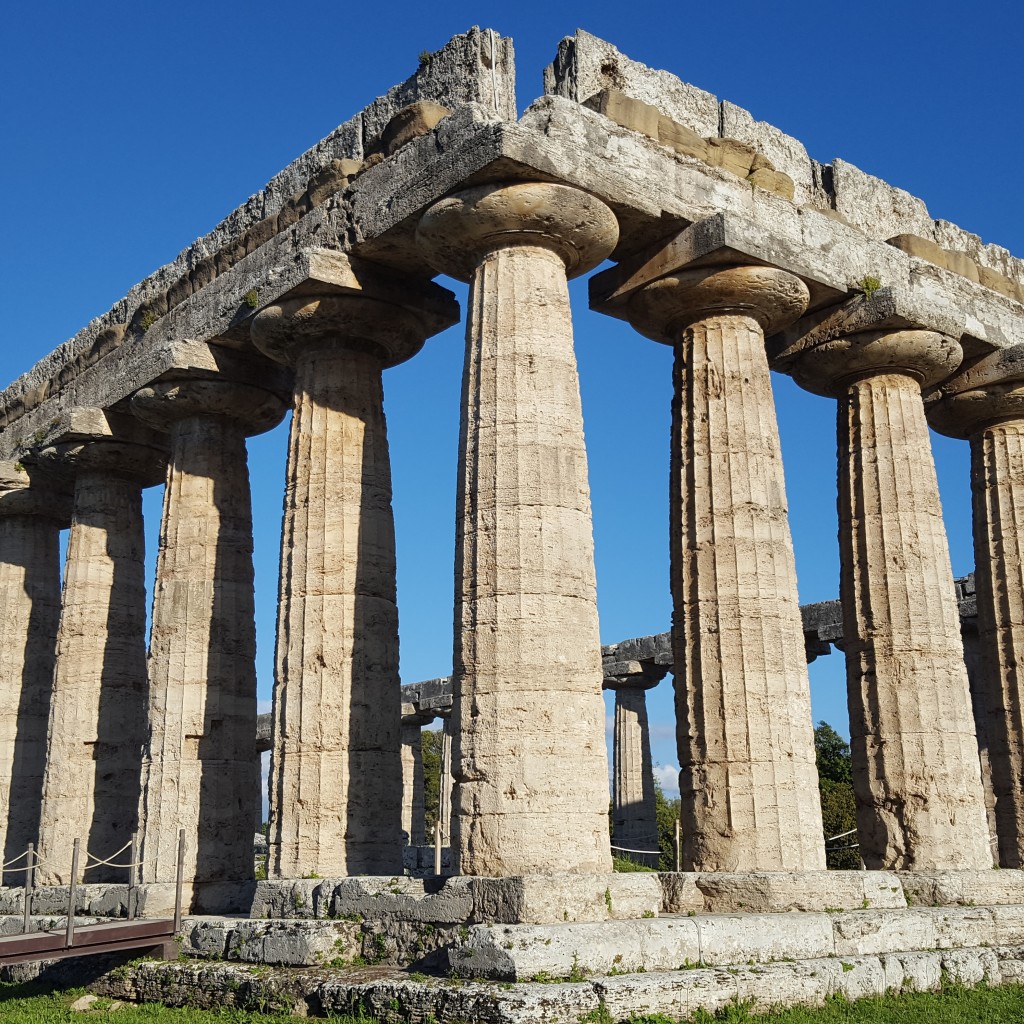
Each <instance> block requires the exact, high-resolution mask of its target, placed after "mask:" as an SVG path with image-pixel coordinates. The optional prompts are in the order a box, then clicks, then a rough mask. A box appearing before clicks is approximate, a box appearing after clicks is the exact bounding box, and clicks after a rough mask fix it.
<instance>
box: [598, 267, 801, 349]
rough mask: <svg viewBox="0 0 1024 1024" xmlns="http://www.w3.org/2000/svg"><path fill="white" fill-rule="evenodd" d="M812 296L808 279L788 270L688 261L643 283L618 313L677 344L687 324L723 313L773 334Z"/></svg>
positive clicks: (656, 337)
mask: <svg viewBox="0 0 1024 1024" xmlns="http://www.w3.org/2000/svg"><path fill="white" fill-rule="evenodd" d="M809 301H810V292H809V291H808V288H807V285H806V284H804V282H803V281H802V280H801V279H800V278H799V277H797V276H796V275H795V274H791V273H789V271H787V270H779V269H778V268H776V267H763V266H732V267H720V266H709V267H689V268H682V269H680V270H678V271H676V272H674V273H671V274H666V275H665V276H664V277H660V278H658V279H657V280H656V281H651V282H650V283H649V284H646V285H644V286H643V287H642V288H639V289H638V290H637V291H635V292H634V293H633V294H632V296H630V298H629V300H628V303H627V305H626V308H625V310H624V312H623V313H616V315H621V316H624V318H625V319H627V320H629V322H630V323H631V324H632V325H633V327H634V328H636V330H638V331H639V332H640V333H641V334H644V335H646V336H647V337H648V338H652V339H653V340H654V341H660V342H663V343H665V344H668V345H674V344H676V343H677V342H678V341H679V339H680V336H681V334H682V332H683V331H684V330H685V329H686V328H687V327H689V326H691V325H692V324H694V323H697V322H698V321H701V320H707V319H710V318H713V317H721V316H743V317H750V318H751V319H753V320H756V321H757V323H758V326H759V327H760V328H761V330H762V331H763V332H764V333H765V334H771V333H774V332H775V331H778V330H780V329H781V328H782V327H785V326H787V325H788V324H790V323H792V322H793V321H794V320H796V319H797V317H799V316H800V315H801V314H802V313H803V312H804V310H805V309H806V308H807V303H808V302H809Z"/></svg>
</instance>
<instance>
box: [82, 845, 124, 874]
mask: <svg viewBox="0 0 1024 1024" xmlns="http://www.w3.org/2000/svg"><path fill="white" fill-rule="evenodd" d="M131 845H132V840H131V839H129V840H128V842H127V843H125V844H124V846H122V847H121V849H120V850H118V851H117V853H112V854H111V855H110V859H109V860H100V859H99V857H95V856H93V854H91V853H90V852H89V851H88V850H86V851H85V867H84V868H82V870H83V871H88V870H89V868H98V867H100V866H101V865H106V866H107V867H112V868H119V867H122V865H121V864H111V861H112V860H113V859H114V858H115V857H120V856H121V854H122V853H124V851H125V850H127V849H128V847H129V846H131ZM90 859H91V860H92V863H91V864H90V863H89V860H90ZM123 866H124V867H134V866H135V865H133V864H125V865H123Z"/></svg>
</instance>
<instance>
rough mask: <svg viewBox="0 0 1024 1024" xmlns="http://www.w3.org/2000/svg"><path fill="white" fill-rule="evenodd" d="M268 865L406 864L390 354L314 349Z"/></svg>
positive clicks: (304, 395) (283, 603) (288, 568)
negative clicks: (385, 382) (385, 377)
mask: <svg viewBox="0 0 1024 1024" xmlns="http://www.w3.org/2000/svg"><path fill="white" fill-rule="evenodd" d="M279 614H280V618H279V623H278V648H277V673H276V680H275V685H274V715H275V720H274V752H273V756H272V761H271V779H270V793H271V812H270V814H271V868H270V873H271V874H272V875H274V876H278V877H300V876H302V875H304V874H308V873H309V872H311V871H315V872H316V873H317V874H320V875H324V876H329V875H346V874H392V873H395V872H400V871H401V869H402V867H401V865H402V860H401V856H402V853H401V850H402V844H401V833H400V830H401V820H402V817H401V813H402V777H401V752H400V736H399V733H400V718H401V694H400V688H399V681H398V610H397V607H396V604H395V536H394V520H393V516H392V511H391V468H390V462H389V455H388V443H387V433H386V428H385V422H384V407H383V388H382V381H381V361H380V359H379V358H378V357H376V356H373V355H369V354H367V353H364V352H362V351H358V350H347V349H342V348H340V347H333V346H322V347H313V348H308V349H304V350H303V351H302V352H301V353H300V354H299V356H298V359H297V365H296V382H295V406H294V413H293V418H292V425H291V435H290V440H289V451H288V478H287V490H286V494H285V517H284V532H283V539H282V553H281V597H280V612H279Z"/></svg>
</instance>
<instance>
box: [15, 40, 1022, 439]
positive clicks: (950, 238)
mask: <svg viewBox="0 0 1024 1024" xmlns="http://www.w3.org/2000/svg"><path fill="white" fill-rule="evenodd" d="M514 77H515V76H514V68H513V60H512V46H511V41H510V40H507V39H503V38H501V37H498V36H496V35H495V34H494V33H493V32H490V31H489V30H485V31H480V30H478V29H474V30H472V31H471V32H469V33H466V34H465V35H463V36H457V37H455V38H454V39H453V40H452V41H451V42H450V43H449V44H448V45H447V46H445V47H443V48H442V49H441V50H439V51H437V52H436V53H435V54H432V55H430V56H429V58H426V57H425V58H424V60H423V62H422V63H421V65H420V68H419V69H418V70H417V72H416V74H414V75H413V76H412V77H411V78H410V79H408V80H407V81H406V82H404V83H402V84H401V85H399V86H396V87H395V88H394V89H392V90H391V91H390V92H389V93H388V94H386V95H385V96H383V97H381V98H380V99H378V100H376V101H375V102H374V103H373V104H371V105H370V106H369V107H367V108H366V110H364V111H362V112H361V113H360V114H358V115H356V117H354V118H352V119H351V120H350V121H347V122H345V124H343V125H341V126H340V127H339V128H337V129H336V130H335V131H334V132H332V133H331V134H330V135H329V136H327V137H326V138H325V139H324V140H322V141H321V142H320V143H318V144H317V146H314V147H313V148H312V149H311V150H309V151H308V152H307V153H305V154H303V155H302V156H301V157H299V158H298V159H297V160H296V161H294V162H293V163H292V164H291V165H289V167H288V168H286V169H285V170H284V171H282V172H281V173H280V174H279V175H277V176H275V178H274V179H272V180H271V182H270V183H269V184H268V185H267V187H266V189H264V190H263V192H261V193H259V194H257V195H256V196H254V197H252V198H251V199H250V200H248V201H247V202H246V204H244V205H243V206H242V207H239V209H238V210H236V211H234V213H232V214H231V215H230V216H229V217H227V218H226V219H225V220H224V221H223V222H222V223H221V225H219V226H218V227H217V228H216V229H215V230H214V231H213V232H211V233H210V235H208V236H206V237H205V238H203V239H200V240H199V241H198V242H196V243H195V244H194V245H193V246H191V247H190V248H189V249H187V250H185V252H183V253H182V254H181V256H179V257H178V259H177V260H176V261H175V262H174V263H172V264H168V265H167V266H166V267H163V268H161V269H160V270H158V271H156V272H155V273H154V274H153V275H151V276H150V277H149V278H147V279H146V280H145V281H143V282H141V283H140V284H139V285H138V286H136V288H134V289H132V291H131V292H130V293H129V295H128V296H126V298H125V299H124V300H122V301H121V302H119V303H118V304H116V305H115V306H114V307H113V308H112V309H111V310H110V311H109V312H108V313H106V314H104V315H103V316H101V317H99V318H97V319H96V320H95V321H93V322H92V323H91V324H89V325H88V326H87V327H86V328H84V329H83V330H82V331H81V332H79V334H77V335H76V336H75V337H74V338H72V339H71V340H70V341H68V342H65V343H64V344H63V345H61V346H59V347H58V348H57V349H56V350H55V351H54V352H53V353H52V354H51V355H50V356H48V357H47V358H46V359H44V360H42V361H41V362H40V363H38V364H37V365H36V366H35V367H33V369H32V370H30V371H29V372H28V373H26V374H25V375H24V376H22V377H21V378H19V379H18V380H17V381H15V382H14V383H13V384H12V385H10V386H9V387H8V388H7V389H6V390H5V391H4V392H3V393H2V394H0V424H3V425H5V426H6V427H7V428H8V429H6V430H4V431H3V432H2V433H0V457H18V455H19V453H20V452H22V451H24V450H25V449H26V448H30V447H33V446H36V445H38V444H40V443H42V442H43V441H44V440H45V439H46V435H47V434H48V432H49V429H50V424H51V423H52V422H53V421H54V420H55V419H56V418H59V417H60V415H61V414H62V413H63V412H65V411H66V410H67V409H68V408H70V407H72V406H75V405H94V406H102V407H110V406H112V405H114V404H116V403H117V402H118V401H121V400H123V399H124V398H125V397H126V395H127V394H128V393H130V391H131V390H133V388H134V387H139V386H145V385H147V384H149V383H150V382H151V381H152V380H154V379H156V377H158V376H159V375H160V373H162V372H166V371H167V370H168V369H171V368H176V367H193V360H195V359H199V360H200V363H204V362H205V363H208V362H209V360H210V359H211V358H212V357H210V356H209V355H208V354H204V353H202V352H201V351H200V352H196V351H194V350H191V349H190V345H195V344H200V349H201V348H202V347H204V345H203V344H201V343H205V342H208V341H211V340H212V341H213V342H214V343H215V344H216V345H226V346H228V347H234V348H241V349H243V350H246V351H250V350H249V348H248V346H249V342H248V338H247V334H248V331H247V324H248V321H249V320H250V319H251V318H252V317H253V315H254V313H255V311H256V310H257V309H258V308H261V307H263V306H265V305H266V304H267V303H269V302H273V301H275V300H276V299H277V298H278V297H280V296H281V295H282V294H284V293H285V292H286V291H288V290H289V288H290V287H291V286H293V284H294V283H295V282H297V281H300V280H303V279H304V274H303V271H304V269H305V268H304V265H305V264H306V263H307V262H308V261H313V262H314V263H315V262H316V261H317V259H318V255H317V254H318V251H319V250H323V249H328V250H336V251H342V252H344V251H353V250H356V249H358V251H359V254H360V256H362V257H368V258H371V259H374V260H375V261H377V262H379V263H382V264H384V265H386V266H391V267H393V268H395V269H400V270H408V269H415V270H418V271H419V272H422V257H421V256H419V255H418V254H417V253H416V250H415V247H414V244H413V242H412V238H411V235H412V226H413V225H414V223H415V217H416V216H417V215H418V213H419V212H420V211H422V210H423V209H424V208H425V207H426V206H428V205H429V204H430V203H431V202H432V201H434V200H436V199H438V198H440V197H442V196H443V195H445V193H446V192H448V191H449V190H450V189H451V188H453V187H455V186H456V185H458V183H459V182H460V181H462V180H464V179H465V178H466V177H468V176H470V175H474V174H481V173H483V176H484V177H486V176H487V174H488V172H487V168H488V167H489V166H490V165H493V164H494V163H495V162H496V161H500V162H501V163H502V166H503V170H502V174H503V176H505V177H508V176H510V174H514V173H515V172H510V171H509V169H508V168H509V166H510V164H509V161H511V162H514V163H515V164H518V165H521V166H523V167H532V168H536V170H538V171H541V172H543V173H544V174H545V175H550V176H553V177H554V178H562V179H564V180H569V181H573V182H574V183H576V184H578V185H579V186H581V187H583V188H585V189H586V190H587V191H589V192H591V193H592V194H593V195H595V196H597V197H598V198H601V199H603V200H604V201H606V202H609V203H610V204H611V205H612V208H613V209H614V210H615V212H616V215H617V216H618V218H619V220H620V223H621V224H622V226H623V231H622V237H623V240H622V242H621V243H620V246H619V249H618V250H617V251H616V253H614V254H613V258H616V259H620V258H621V257H622V255H623V254H624V253H625V252H626V251H628V249H629V247H630V246H633V245H635V244H636V243H635V242H632V241H630V240H631V239H636V238H639V237H641V236H642V233H644V232H646V233H648V234H650V232H652V231H653V232H655V233H656V235H663V234H664V233H665V232H666V230H671V228H672V226H673V225H676V226H683V225H685V224H686V223H689V222H694V221H701V220H704V219H706V218H707V217H708V216H709V215H711V214H714V213H715V212H716V211H729V214H728V217H729V221H730V223H729V226H728V230H729V232H730V233H731V234H732V235H736V234H737V233H738V234H739V235H741V236H746V237H747V245H746V247H745V248H743V247H741V250H742V251H744V252H745V253H746V255H748V256H750V257H754V258H755V259H760V260H763V261H765V262H769V263H775V264H776V265H777V266H780V267H783V268H784V269H788V270H791V271H795V272H797V273H799V274H801V275H802V276H804V277H805V280H807V281H808V283H809V284H810V286H811V290H812V305H811V308H812V311H813V309H814V308H815V305H816V304H820V303H821V302H824V301H831V302H834V301H836V300H837V299H839V298H841V297H842V296H843V295H846V294H855V293H856V292H857V290H858V289H860V288H863V287H864V282H869V290H870V282H871V281H877V282H880V283H881V285H882V287H883V288H895V289H906V290H908V291H909V292H910V293H912V294H915V295H919V296H925V295H931V294H934V293H935V292H936V291H938V290H941V291H943V292H944V293H945V294H946V297H947V300H948V301H949V302H950V304H951V305H954V306H955V307H957V308H958V309H960V310H961V311H962V314H963V315H964V316H965V320H964V324H963V331H964V338H963V340H962V344H963V345H964V349H965V353H966V354H967V355H969V356H973V355H978V354H982V353H984V352H986V351H990V350H992V349H997V348H1003V347H1005V346H1007V345H1009V344H1011V343H1012V339H1013V337H1014V333H1015V331H1014V327H1015V324H1016V323H1018V322H1019V318H1020V315H1021V311H1020V303H1019V296H1018V293H1017V292H1016V291H1015V289H1014V288H1013V287H1009V288H1003V289H1002V291H995V290H993V288H991V287H985V285H984V284H983V283H978V282H977V281H974V280H970V279H968V278H966V277H964V276H963V275H962V274H960V273H956V272H955V271H952V270H949V269H947V268H946V267H940V266H936V265H935V264H934V263H933V262H929V259H930V258H931V256H934V254H931V256H929V259H924V258H919V257H918V256H912V255H909V254H907V253H904V252H902V251H901V250H899V249H897V248H895V245H888V244H886V242H887V240H889V239H895V238H896V236H900V235H915V236H917V237H919V238H923V239H925V240H926V241H929V242H932V243H933V244H935V245H937V246H940V247H942V248H944V249H946V250H949V251H955V252H958V253H963V254H965V256H966V257H968V258H969V259H970V260H972V261H974V263H976V264H977V265H978V266H979V267H984V268H986V270H987V271H989V272H990V273H993V274H998V275H1000V276H1001V277H1002V278H1004V279H1005V280H1006V281H1008V282H1010V284H1011V285H1015V286H1020V285H1021V284H1022V283H1024V263H1022V262H1021V261H1020V260H1019V259H1017V258H1015V257H1013V256H1011V255H1010V254H1009V253H1008V252H1007V251H1006V250H1005V249H1002V248H1001V247H999V246H994V245H983V244H982V243H981V241H980V239H978V238H977V236H975V235H971V234H969V233H968V232H965V231H963V230H962V229H960V228H958V227H956V225H952V224H949V223H948V222H946V221H941V220H940V221H933V220H932V219H931V218H930V217H929V216H928V214H927V210H926V209H925V207H924V204H923V203H921V201H920V200H917V199H915V198H914V197H913V196H910V195H909V194H908V193H906V192H903V191H902V190H900V189H895V188H893V187H891V186H889V185H887V184H886V183H885V182H882V181H880V180H879V179H877V178H873V177H871V176H870V175H866V174H864V173H863V172H861V171H859V170H857V168H855V167H853V165H851V164H847V163H845V162H844V161H842V160H835V161H833V163H832V164H819V163H817V162H816V161H813V160H811V159H810V158H809V157H808V156H807V153H806V150H805V149H804V147H803V146H802V145H801V144H800V143H799V142H798V141H797V140H795V139H793V138H791V137H789V136H787V135H784V134H783V133H782V132H780V131H779V130H778V129H776V128H774V127H773V126H771V125H768V124H765V123H763V122H758V121H755V120H754V119H753V117H752V116H751V115H750V114H749V113H747V112H746V111H744V110H742V109H741V108H739V107H736V106H735V105H733V104H731V103H728V102H727V101H721V102H719V101H718V100H717V99H716V98H715V97H714V96H711V95H710V94H709V93H706V92H703V91H702V90H699V89H697V88H696V87H694V86H691V85H688V84H686V83H684V82H681V81H680V80H679V79H678V78H676V77H675V76H673V75H671V74H668V73H667V72H663V71H655V70H652V69H649V68H646V67H644V66H643V65H641V64H637V63H636V62H634V61H631V60H629V59H628V58H627V57H625V56H624V55H623V54H621V53H619V52H618V51H617V50H616V49H615V48H614V47H612V46H611V45H610V44H608V43H605V42H603V41H602V40H599V39H597V38H595V37H594V36H590V35H589V34H587V33H585V32H579V33H577V35H576V36H575V37H573V38H570V39H566V40H564V41H563V43H562V44H561V46H560V49H559V55H558V57H557V59H556V60H555V62H554V64H553V65H552V66H551V67H550V68H549V69H548V70H547V72H546V85H545V91H546V93H547V94H548V95H546V96H544V97H542V98H541V99H539V100H537V101H535V102H534V103H533V104H532V105H531V106H530V107H529V108H527V110H526V112H525V113H524V115H523V117H522V118H521V119H520V120H518V121H516V120H515V119H514V111H515V100H514ZM609 89H611V90H615V91H617V92H619V93H621V94H622V95H623V96H625V97H628V98H633V99H635V100H639V101H642V102H643V103H645V104H648V105H650V106H652V107H654V108H656V109H657V110H658V111H660V112H661V114H660V116H662V117H664V118H667V119H668V120H669V121H670V122H672V123H674V124H677V125H679V126H681V127H682V128H683V129H686V130H687V131H689V132H692V133H695V134H696V135H697V136H699V137H700V138H702V139H708V138H713V137H717V138H718V139H721V140H730V141H734V142H736V143H739V144H742V145H744V146H746V147H752V148H753V149H754V151H755V152H756V154H759V155H760V156H761V157H762V158H763V160H765V161H767V162H768V163H770V164H771V165H772V166H773V168H774V169H775V170H777V171H778V172H779V173H782V174H785V175H787V176H788V177H789V178H791V179H792V181H793V182H794V190H795V191H794V198H793V200H792V201H790V200H787V199H785V198H783V197H780V196H778V195H776V194H775V193H773V192H771V191H769V190H766V189H763V188H752V187H751V184H750V183H749V182H748V181H747V180H746V178H741V177H739V176H738V174H737V173H734V170H735V168H733V170H730V169H728V168H729V166H730V164H729V161H728V160H724V159H723V160H719V162H718V163H717V164H709V163H706V162H705V161H704V160H702V159H700V158H699V157H695V156H690V155H686V154H685V153H679V152H677V151H676V150H673V149H671V148H669V147H667V146H663V145H662V144H661V143H660V142H659V141H656V140H653V139H651V138H649V137H648V136H647V135H644V134H643V133H642V132H640V131H636V130H633V129H632V128H624V127H622V126H621V125H619V124H617V123H615V122H614V121H613V120H611V119H610V118H609V117H606V116H604V115H602V114H601V113H598V112H596V111H594V110H592V109H590V108H589V107H588V106H586V105H585V104H587V103H589V102H591V101H593V100H594V99H595V97H599V96H600V94H602V93H603V92H607V91H608V90H609ZM424 103H426V104H432V105H435V106H442V107H445V108H447V109H449V110H450V111H451V113H450V114H449V115H448V116H445V117H443V119H441V120H440V121H436V118H437V116H438V112H437V111H436V109H433V107H431V108H430V109H428V110H425V111H421V113H422V114H423V116H418V115H416V114H412V115H411V114H410V112H409V111H408V109H407V108H409V106H410V105H411V104H424ZM598 105H600V104H598ZM400 114H401V116H398V115H400ZM407 122H409V123H407ZM431 123H434V127H432V128H427V127H426V126H427V125H430V124H431ZM389 126H390V127H391V131H390V132H389V131H388V129H389ZM418 131H423V132H424V134H423V135H422V136H417V135H416V132H418ZM665 131H666V132H667V131H668V129H667V128H665ZM581 137H586V139H587V142H588V145H587V146H586V147H582V148H581V147H580V146H579V145H578V144H577V140H578V139H579V138H581ZM396 146H397V147H398V148H395V147H396ZM721 148H722V147H719V149H721ZM385 154H386V155H385ZM368 157H369V158H370V159H368ZM378 158H379V159H378ZM744 159H745V158H744ZM755 170H756V169H755ZM356 171H359V173H358V174H356V173H355V172H356ZM751 173H753V172H751ZM303 196H305V197H306V199H305V201H304V202H303V201H302V200H303ZM313 200H316V203H317V204H318V205H314V203H313ZM289 203H291V204H292V208H294V209H301V210H302V211H303V213H304V215H303V216H301V217H296V219H294V220H293V219H292V218H291V217H290V216H283V217H282V213H283V212H284V211H285V210H286V208H288V204H289ZM883 213H884V216H883ZM837 216H838V219H837ZM272 217H273V218H276V220H274V221H273V223H272V224H271V225H270V226H269V227H265V228H261V229H260V231H258V232H257V231H255V229H256V228H257V227H258V226H260V225H266V222H267V221H268V218H272ZM734 219H735V221H736V222H735V223H734V222H733V221H734ZM264 234H266V235H267V237H266V238H264V237H263V235H264ZM385 235H387V236H388V237H387V238H386V239H385V238H384V237H383V236H385ZM378 240H379V241H378ZM211 259H212V261H213V266H212V271H211V272H212V273H213V274H214V276H210V277H209V280H203V278H204V277H205V276H206V275H204V273H203V272H202V266H205V267H209V266H210V260H211ZM197 268H198V269H199V273H198V274H196V273H193V272H194V271H196V270H197ZM810 268H814V269H815V270H816V271H817V273H816V274H815V273H808V271H809V269H810ZM183 275H184V279H185V280H186V281H188V282H189V284H188V286H187V287H184V286H183V287H177V288H176V285H177V284H178V283H180V282H181V280H182V279H183ZM189 275H192V277H191V279H190V278H189ZM982 280H983V281H984V276H982ZM186 293H187V294H186ZM816 293H817V294H816ZM1004 293H1005V294H1004ZM171 300H173V301H171ZM140 310H141V312H140ZM126 339H131V340H132V341H133V342H135V344H132V345H130V346H125V345H123V342H124V341H125V340H126ZM187 339H194V340H187ZM100 367H102V372H96V371H98V370H99V369H100Z"/></svg>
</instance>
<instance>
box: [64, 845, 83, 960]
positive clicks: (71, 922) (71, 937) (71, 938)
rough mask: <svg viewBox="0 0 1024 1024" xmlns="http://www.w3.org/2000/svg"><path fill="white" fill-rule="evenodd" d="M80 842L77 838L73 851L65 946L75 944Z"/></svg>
mask: <svg viewBox="0 0 1024 1024" xmlns="http://www.w3.org/2000/svg"><path fill="white" fill-rule="evenodd" d="M80 842H81V840H80V839H76V840H75V846H74V849H73V850H72V851H71V884H70V885H69V886H68V928H67V933H66V935H65V936H64V945H65V946H73V945H74V944H75V902H76V901H75V897H76V895H77V893H76V892H75V888H76V886H77V879H78V845H79V843H80Z"/></svg>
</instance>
